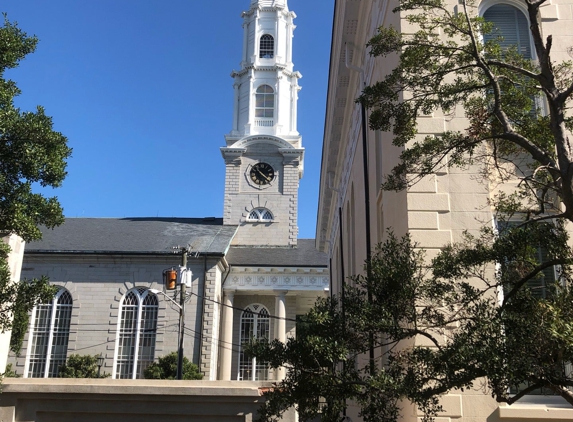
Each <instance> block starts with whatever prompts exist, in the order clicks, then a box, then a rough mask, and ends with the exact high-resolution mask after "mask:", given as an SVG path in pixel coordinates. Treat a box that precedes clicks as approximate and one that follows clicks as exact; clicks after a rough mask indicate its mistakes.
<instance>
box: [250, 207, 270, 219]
mask: <svg viewBox="0 0 573 422" xmlns="http://www.w3.org/2000/svg"><path fill="white" fill-rule="evenodd" d="M247 221H249V222H252V223H259V222H261V223H264V222H266V223H268V222H271V221H273V214H272V213H271V212H270V211H269V210H268V209H266V208H255V209H254V210H252V211H251V212H250V214H249V216H248V217H247Z"/></svg>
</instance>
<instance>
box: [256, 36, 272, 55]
mask: <svg viewBox="0 0 573 422" xmlns="http://www.w3.org/2000/svg"><path fill="white" fill-rule="evenodd" d="M274 55H275V39H274V38H273V36H272V35H269V34H265V35H263V36H262V37H261V42H260V44H259V57H260V58H262V59H272V58H273V57H274Z"/></svg>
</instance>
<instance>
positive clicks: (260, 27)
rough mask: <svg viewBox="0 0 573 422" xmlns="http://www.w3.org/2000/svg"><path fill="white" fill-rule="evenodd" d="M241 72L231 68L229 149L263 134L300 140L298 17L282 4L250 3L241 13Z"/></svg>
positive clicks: (253, 0) (265, 0) (272, 0)
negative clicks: (296, 60) (294, 48)
mask: <svg viewBox="0 0 573 422" xmlns="http://www.w3.org/2000/svg"><path fill="white" fill-rule="evenodd" d="M242 17H243V51H242V57H241V63H240V70H233V72H232V73H231V76H232V77H233V78H234V79H235V84H234V87H235V102H234V105H235V106H234V113H233V127H232V129H231V132H230V133H229V134H228V135H227V145H231V144H233V143H234V142H235V141H237V140H238V139H240V138H242V137H243V136H249V135H255V134H267V135H275V136H281V137H284V138H285V139H286V138H288V139H289V141H290V142H292V143H293V144H296V143H297V142H300V138H299V137H298V131H297V115H296V110H297V100H298V91H299V89H300V87H299V85H298V79H299V78H301V77H302V75H301V74H300V73H299V72H296V71H294V66H293V63H292V39H293V31H294V29H295V25H294V23H293V21H294V19H295V17H296V15H295V14H294V12H291V11H289V10H288V7H287V2H286V0H251V8H250V9H249V10H248V11H246V12H243V14H242Z"/></svg>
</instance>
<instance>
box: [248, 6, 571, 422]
mask: <svg viewBox="0 0 573 422" xmlns="http://www.w3.org/2000/svg"><path fill="white" fill-rule="evenodd" d="M523 3H524V6H526V7H527V9H528V16H529V18H530V24H531V25H530V31H531V37H532V39H533V43H534V45H535V56H536V57H537V60H536V61H532V60H529V59H527V58H525V57H523V56H521V55H520V54H519V52H518V51H517V49H516V48H502V47H501V46H500V37H499V35H498V33H497V32H496V29H495V28H494V27H493V25H492V24H491V23H488V22H486V21H485V20H484V19H483V18H481V17H479V16H478V12H477V4H478V3H477V1H474V0H460V1H459V2H457V4H456V2H451V1H448V2H446V1H444V0H400V1H399V2H398V7H397V8H396V9H395V12H399V13H400V17H401V18H405V19H407V20H408V23H409V24H410V25H411V27H413V28H414V29H413V30H411V31H410V30H409V31H408V32H407V33H401V32H399V31H398V30H397V29H396V28H392V27H382V28H379V31H378V33H377V35H376V36H375V37H374V38H372V39H371V40H370V42H369V43H368V47H369V48H370V53H371V54H372V55H373V56H376V57H378V58H379V59H382V60H383V59H389V62H396V63H397V65H396V67H395V68H394V69H393V70H392V71H391V72H389V73H388V74H387V75H386V76H384V77H383V78H382V79H381V80H380V81H377V82H375V83H373V84H372V85H371V86H368V87H366V88H365V89H364V91H363V93H362V95H361V96H360V98H359V99H358V101H359V102H361V103H362V104H363V105H364V106H366V108H367V109H368V110H369V124H370V128H371V129H373V130H380V131H384V132H391V133H392V135H393V143H394V145H395V146H397V147H400V148H402V151H403V152H402V153H401V156H400V160H399V162H398V163H396V165H395V167H394V168H393V169H392V171H391V172H390V174H388V175H387V176H386V179H385V182H384V184H383V188H384V189H387V190H402V189H404V188H406V187H408V186H411V185H412V184H413V183H415V182H416V181H418V180H419V179H420V178H422V177H424V176H426V175H430V174H433V173H435V172H436V171H437V170H438V169H440V168H444V167H462V168H463V167H467V166H469V165H473V166H475V167H474V168H477V169H480V170H481V171H482V174H483V179H482V180H481V181H482V182H483V183H484V184H486V185H487V184H490V183H491V185H490V186H493V185H494V184H496V183H504V182H506V181H508V180H511V181H512V182H514V183H512V186H517V189H516V191H515V193H514V194H512V195H505V194H499V195H497V196H495V197H493V198H492V199H491V206H492V209H493V210H495V212H496V213H497V215H496V221H497V225H498V229H497V230H494V229H493V228H491V223H487V224H486V225H485V226H484V228H483V229H482V230H481V231H480V232H478V233H473V234H470V233H465V235H464V236H463V238H462V241H460V242H459V243H456V244H453V245H450V246H447V247H445V248H444V249H443V250H442V251H441V253H439V254H438V255H437V256H436V257H435V258H434V259H432V260H431V262H430V261H429V260H428V259H426V258H425V257H424V254H423V253H422V251H420V250H418V249H417V248H416V247H415V246H416V245H413V244H412V243H411V241H410V239H409V238H408V237H405V238H401V239H400V238H396V237H394V236H393V235H392V234H391V233H389V234H388V236H387V240H386V242H384V243H383V244H382V245H380V246H379V248H378V250H377V251H376V253H375V254H374V256H373V257H372V259H371V261H370V262H369V263H367V264H368V265H367V266H366V268H365V273H366V275H360V276H357V277H353V278H352V283H351V284H352V285H353V286H355V287H350V286H348V285H346V287H345V288H344V297H343V298H334V299H331V300H321V301H319V302H318V303H317V304H316V306H315V308H314V309H313V310H312V311H311V312H310V313H309V314H308V316H307V317H306V321H305V324H303V325H302V326H300V327H297V334H298V337H297V338H296V339H289V340H288V341H287V343H286V344H281V343H280V342H277V341H274V342H270V343H267V342H259V343H255V344H252V345H250V347H249V349H248V352H249V353H252V354H253V355H254V356H256V357H257V358H260V359H261V360H263V361H267V362H269V363H270V365H271V366H272V367H274V368H276V367H278V366H283V365H284V366H285V367H286V368H287V375H286V378H285V380H284V381H281V382H279V383H277V386H276V388H274V389H273V390H272V391H270V392H269V393H268V394H267V401H266V402H265V404H264V405H263V407H262V409H261V412H260V415H259V416H260V420H262V421H272V420H278V419H279V418H280V415H281V414H282V413H283V412H284V411H285V410H286V409H288V408H289V407H291V406H295V407H297V408H298V410H299V415H300V419H301V421H307V420H311V419H313V418H315V417H318V416H320V417H321V419H322V420H323V421H324V422H329V421H331V422H335V421H336V422H337V421H339V420H340V414H341V411H342V409H343V408H344V407H345V406H346V404H347V403H353V404H355V405H356V406H358V407H359V409H360V415H361V417H362V418H363V419H364V420H365V421H366V422H394V421H395V420H396V419H397V418H398V416H399V413H400V411H401V408H400V406H401V404H403V403H407V402H411V403H413V404H414V405H415V406H416V407H418V408H419V409H421V410H422V411H423V413H424V419H425V420H429V419H431V418H432V417H434V416H436V415H437V414H438V412H439V411H440V409H441V408H440V405H439V399H440V397H441V396H442V395H444V394H446V393H448V392H450V391H458V390H462V391H463V390H465V389H467V388H472V387H474V388H478V387H479V388H482V389H485V390H487V391H488V392H489V393H490V394H491V395H492V396H493V397H494V398H495V399H496V400H497V401H499V402H505V403H508V404H512V403H514V402H516V401H517V400H519V399H520V398H522V397H523V396H524V395H525V394H528V393H530V392H532V391H534V390H539V389H542V390H543V391H544V392H547V393H550V394H556V395H560V396H562V397H563V398H565V399H566V400H567V401H568V402H569V403H570V404H572V405H573V393H572V388H571V387H573V378H572V377H573V374H571V373H570V371H566V370H565V368H566V365H568V363H569V362H572V361H573V324H572V322H571V321H573V291H572V278H571V263H572V260H573V254H572V251H571V249H570V247H569V245H568V240H569V237H568V233H567V231H566V229H565V226H566V225H567V224H569V225H570V223H571V222H573V171H571V169H573V150H571V148H570V139H569V136H570V135H569V132H568V131H571V130H572V129H573V119H572V118H571V116H570V110H569V108H568V107H567V103H568V102H570V101H571V94H572V93H573V72H572V70H573V64H572V63H571V62H562V63H555V62H553V61H552V59H551V47H552V38H551V36H547V38H546V39H543V38H542V37H541V27H540V18H539V17H540V15H542V13H540V11H539V8H540V6H541V5H542V4H543V3H544V2H543V1H533V0H525V1H524V2H523ZM540 103H544V105H545V107H544V111H543V112H542V107H539V104H540ZM545 110H546V111H545ZM432 113H437V115H445V116H446V117H450V118H455V117H460V118H463V119H467V122H468V125H467V128H466V129H465V130H449V131H444V132H443V133H436V134H433V135H431V136H426V137H421V136H419V134H418V131H417V127H418V121H419V118H420V116H423V115H430V114H432ZM493 191H495V187H494V188H493V189H492V192H493ZM554 266H557V268H558V269H559V277H558V279H556V278H555V273H554V271H553V269H554ZM342 283H343V285H344V284H345V283H347V281H346V280H344V281H342ZM370 345H373V347H374V350H375V360H374V361H373V362H370V361H369V351H370V350H369V349H370ZM510 391H512V394H510V393H509V392H510Z"/></svg>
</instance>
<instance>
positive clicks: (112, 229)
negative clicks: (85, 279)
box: [26, 217, 237, 255]
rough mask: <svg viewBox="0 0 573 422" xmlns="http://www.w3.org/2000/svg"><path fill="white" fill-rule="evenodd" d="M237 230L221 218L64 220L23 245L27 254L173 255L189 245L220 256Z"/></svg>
mask: <svg viewBox="0 0 573 422" xmlns="http://www.w3.org/2000/svg"><path fill="white" fill-rule="evenodd" d="M236 230H237V226H232V225H228V226H224V225H223V219H222V218H155V217H135V218H67V219H66V221H65V223H64V224H62V225H61V226H59V227H56V228H55V229H53V230H50V229H46V228H43V229H42V233H43V239H42V240H40V241H38V242H30V243H28V244H26V252H27V253H30V252H32V253H34V252H36V253H41V252H43V253H57V252H68V253H132V254H134V253H136V254H149V253H151V254H164V253H173V247H174V246H187V245H191V251H192V252H199V253H201V254H209V255H223V254H225V252H226V251H227V249H228V248H229V245H230V243H231V240H232V239H233V236H234V235H235V232H236Z"/></svg>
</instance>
